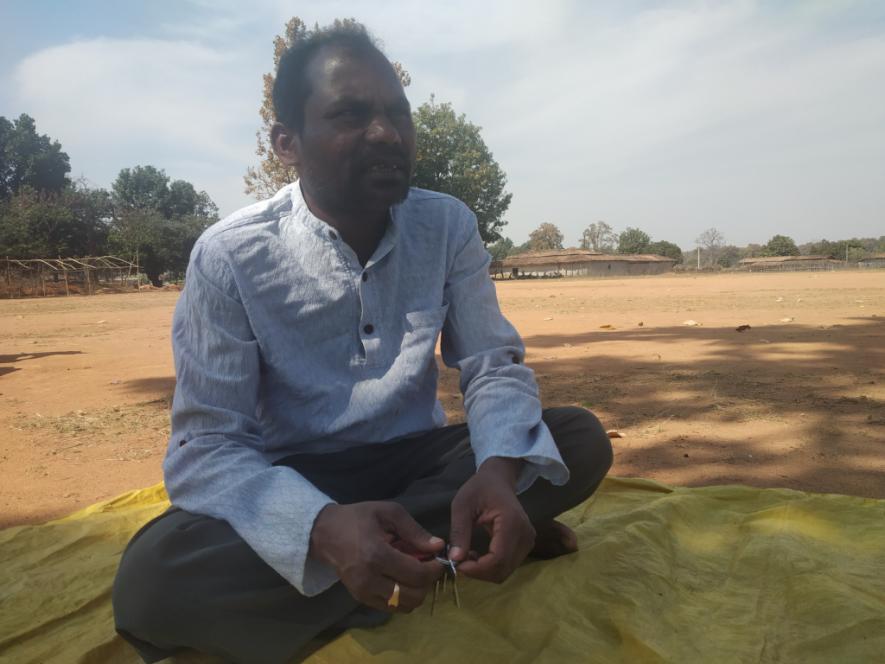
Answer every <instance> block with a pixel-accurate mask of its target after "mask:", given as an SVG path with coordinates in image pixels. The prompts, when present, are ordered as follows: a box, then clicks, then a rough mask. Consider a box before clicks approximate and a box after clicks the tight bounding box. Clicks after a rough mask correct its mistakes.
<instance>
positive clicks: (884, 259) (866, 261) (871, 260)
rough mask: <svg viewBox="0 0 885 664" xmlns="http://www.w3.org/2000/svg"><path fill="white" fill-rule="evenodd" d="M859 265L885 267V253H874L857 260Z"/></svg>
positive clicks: (863, 266)
mask: <svg viewBox="0 0 885 664" xmlns="http://www.w3.org/2000/svg"><path fill="white" fill-rule="evenodd" d="M857 266H858V267H862V268H885V254H873V255H872V256H867V257H866V258H861V259H860V260H859V261H857Z"/></svg>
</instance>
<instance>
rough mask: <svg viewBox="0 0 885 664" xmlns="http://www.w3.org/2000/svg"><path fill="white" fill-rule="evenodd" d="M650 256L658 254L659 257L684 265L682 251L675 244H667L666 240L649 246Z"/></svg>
mask: <svg viewBox="0 0 885 664" xmlns="http://www.w3.org/2000/svg"><path fill="white" fill-rule="evenodd" d="M647 251H648V253H650V254H657V255H658V256H666V257H667V258H672V259H673V260H675V261H676V263H677V265H678V264H680V263H682V260H683V259H682V249H680V248H679V247H678V245H675V244H673V243H672V242H667V241H666V240H658V241H657V242H652V243H651V244H649V245H648V249H647Z"/></svg>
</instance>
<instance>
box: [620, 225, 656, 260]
mask: <svg viewBox="0 0 885 664" xmlns="http://www.w3.org/2000/svg"><path fill="white" fill-rule="evenodd" d="M650 244H651V238H650V237H649V236H648V233H646V232H645V231H641V230H639V229H638V228H629V227H628V228H627V230H625V231H624V232H622V233H621V234H620V235H619V236H618V253H619V254H646V253H648V251H649V245H650Z"/></svg>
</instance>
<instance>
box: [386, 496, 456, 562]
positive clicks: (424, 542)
mask: <svg viewBox="0 0 885 664" xmlns="http://www.w3.org/2000/svg"><path fill="white" fill-rule="evenodd" d="M385 516H386V518H387V519H388V520H389V521H390V526H391V527H392V529H393V530H394V531H395V533H396V535H397V536H398V537H399V538H400V539H401V540H403V541H404V542H405V543H406V544H408V545H409V546H411V547H412V548H413V549H415V550H417V551H420V552H422V553H439V552H440V551H442V549H443V546H444V545H445V542H443V541H442V540H441V539H440V538H439V537H434V536H433V535H431V534H430V533H428V532H427V531H426V530H424V528H422V527H421V525H420V524H419V523H418V522H417V521H415V519H413V518H412V515H411V514H409V513H408V512H407V511H406V510H405V508H404V507H402V506H401V505H398V504H394V505H391V508H390V510H389V511H388V513H387V514H386V515H385Z"/></svg>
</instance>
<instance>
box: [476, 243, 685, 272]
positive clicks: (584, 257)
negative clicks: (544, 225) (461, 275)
mask: <svg viewBox="0 0 885 664" xmlns="http://www.w3.org/2000/svg"><path fill="white" fill-rule="evenodd" d="M675 264H676V261H675V260H674V259H672V258H666V257H665V256H657V255H653V254H603V253H600V252H598V251H590V250H588V249H562V250H559V251H532V252H527V253H524V254H517V255H515V256H508V257H507V258H505V259H504V260H502V261H494V262H493V263H492V265H491V266H490V267H489V271H490V272H491V274H492V275H493V276H498V277H510V278H519V277H528V276H535V277H553V276H567V277H570V276H590V277H613V276H618V277H623V276H630V275H650V274H662V273H664V272H670V271H671V270H672V269H673V265H675Z"/></svg>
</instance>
